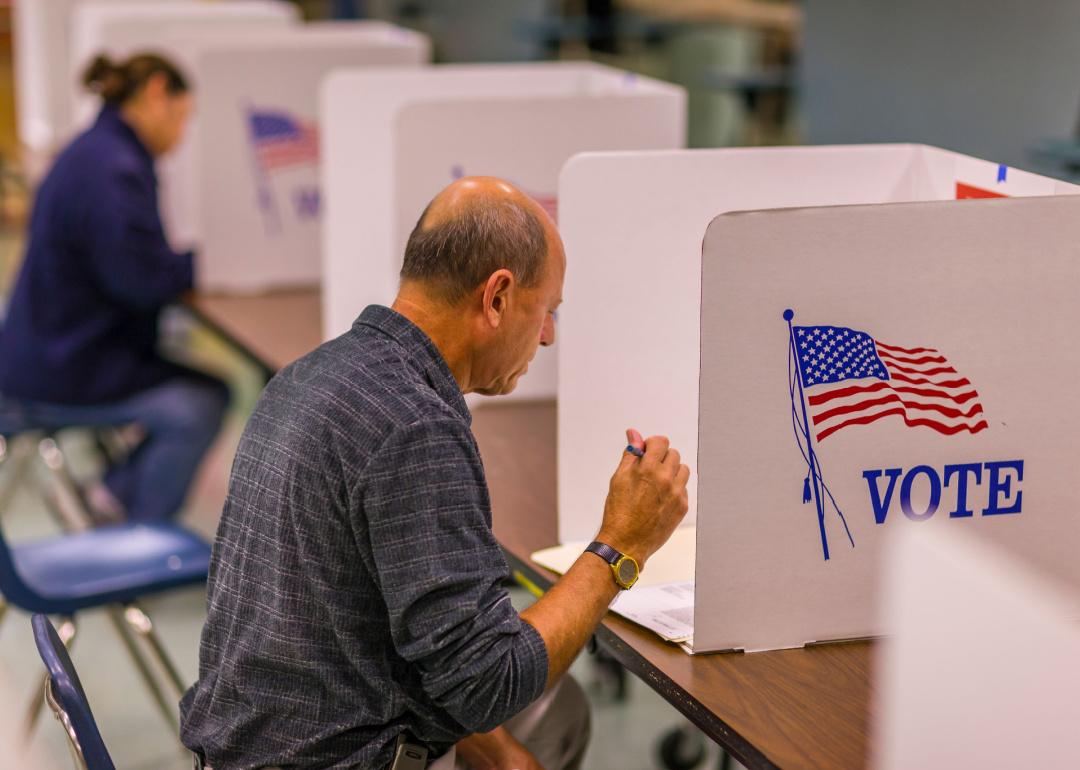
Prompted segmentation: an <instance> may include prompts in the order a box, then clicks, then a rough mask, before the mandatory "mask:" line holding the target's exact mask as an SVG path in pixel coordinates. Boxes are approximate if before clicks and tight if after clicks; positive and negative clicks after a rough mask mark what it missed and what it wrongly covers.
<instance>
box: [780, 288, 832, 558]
mask: <svg viewBox="0 0 1080 770" xmlns="http://www.w3.org/2000/svg"><path fill="white" fill-rule="evenodd" d="M794 317H795V311H794V310H791V309H790V308H788V309H787V310H785V311H784V320H785V321H787V325H788V351H789V353H788V354H789V355H790V356H791V357H792V358H793V359H794V361H795V381H796V383H797V384H798V386H799V404H800V405H801V406H802V416H803V419H802V423H803V434H804V436H805V437H806V456H807V462H808V463H809V465H810V480H811V484H812V488H813V493H814V503H815V504H816V505H817V517H818V529H819V530H820V531H821V550H822V552H823V553H824V555H825V560H826V561H828V560H829V540H828V538H827V537H826V535H825V501H824V500H823V499H822V492H821V488H822V487H823V486H824V482H823V481H822V479H821V474H820V473H819V472H818V462H817V456H816V455H815V454H814V444H813V441H812V439H811V437H810V421H809V420H808V419H807V416H806V394H805V393H804V392H803V378H802V367H801V366H800V365H799V351H798V348H797V347H796V345H795V329H794V328H793V327H792V325H791V319H793V318H794ZM791 406H792V408H793V409H794V407H795V404H794V403H792V405H791Z"/></svg>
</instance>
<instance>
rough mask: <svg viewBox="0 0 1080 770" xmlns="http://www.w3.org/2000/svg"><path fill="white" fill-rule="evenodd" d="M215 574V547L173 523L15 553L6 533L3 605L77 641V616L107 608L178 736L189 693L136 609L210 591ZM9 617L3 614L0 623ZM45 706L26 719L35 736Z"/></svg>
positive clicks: (104, 531) (90, 533) (0, 552)
mask: <svg viewBox="0 0 1080 770" xmlns="http://www.w3.org/2000/svg"><path fill="white" fill-rule="evenodd" d="M209 566H210V546H209V545H208V544H207V543H206V542H205V541H204V540H203V539H202V538H200V537H199V536H198V535H196V534H195V533H194V532H191V531H189V530H187V529H185V528H183V527H181V526H179V525H176V524H171V523H157V524H119V525H113V526H107V527H99V528H98V529H92V530H86V531H83V532H76V533H72V534H64V535H59V536H55V537H50V538H46V539H43V540H37V541H33V542H29V543H25V544H20V545H16V546H9V545H8V543H7V541H6V540H5V538H4V536H3V533H2V532H0V594H2V595H3V598H4V599H6V600H7V602H8V603H9V604H11V605H13V606H15V607H18V608H20V609H22V610H25V611H26V612H30V613H43V614H48V615H61V616H64V617H65V618H68V619H69V620H70V623H71V625H70V628H71V636H73V635H74V616H75V615H76V613H78V612H80V611H82V610H88V609H95V608H99V607H100V608H105V609H106V610H107V611H108V613H109V617H110V619H111V620H112V622H113V625H114V627H115V628H116V630H117V632H118V633H119V634H120V637H121V640H122V641H123V642H124V645H125V647H126V648H127V650H128V653H129V654H130V655H131V658H132V660H133V662H134V663H135V666H136V668H137V669H138V670H139V673H140V674H142V676H143V679H144V680H145V682H146V684H147V687H148V688H149V690H150V693H151V695H152V696H153V697H154V699H155V701H156V702H157V704H158V707H159V708H160V709H161V711H162V713H163V714H164V716H165V718H166V720H167V721H168V722H169V724H170V726H171V727H172V728H173V730H174V731H175V732H176V733H177V734H178V733H179V723H178V719H177V716H176V709H175V705H176V703H177V701H179V700H180V698H181V697H182V696H183V693H184V689H185V686H184V683H183V681H182V680H181V678H180V675H179V673H178V671H177V669H176V667H175V665H173V663H172V661H171V660H170V658H169V656H168V655H167V654H166V652H165V649H164V647H163V646H162V645H161V642H160V641H159V640H158V637H157V634H156V633H155V632H154V627H153V623H152V622H151V621H150V618H149V617H148V616H147V615H146V613H145V612H143V611H142V609H141V608H140V607H139V606H138V604H137V603H136V602H137V600H138V599H141V598H143V597H146V596H150V595H153V594H159V593H163V592H165V591H171V590H173V589H177V588H181V587H184V586H191V585H197V584H200V583H204V582H205V581H206V577H207V571H208V569H209ZM2 611H3V607H0V617H2ZM140 647H144V648H145V650H142V649H140ZM148 658H149V660H148ZM155 664H156V667H157V668H159V669H161V671H162V672H163V674H164V680H165V684H166V685H167V686H169V688H170V689H171V690H172V692H171V695H172V696H173V697H172V698H171V701H170V699H169V698H166V696H165V695H164V693H163V691H162V688H161V685H160V683H159V681H158V678H157V677H156V676H155V674H154V673H153V670H152V669H153V668H154V667H155ZM44 687H45V683H44V682H43V683H42V689H44ZM41 703H42V693H41V692H39V693H38V694H37V695H36V696H35V699H34V702H33V703H32V704H31V709H30V712H29V714H28V716H27V723H28V727H29V728H30V729H32V728H33V726H34V723H35V722H36V719H37V716H38V714H39V713H40V711H41V708H40V707H41Z"/></svg>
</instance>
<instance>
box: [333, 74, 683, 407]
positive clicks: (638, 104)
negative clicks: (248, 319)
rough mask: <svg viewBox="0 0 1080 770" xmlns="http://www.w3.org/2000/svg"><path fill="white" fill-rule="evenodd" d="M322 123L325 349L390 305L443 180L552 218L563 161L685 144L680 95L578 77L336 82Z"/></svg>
mask: <svg viewBox="0 0 1080 770" xmlns="http://www.w3.org/2000/svg"><path fill="white" fill-rule="evenodd" d="M320 116H321V120H322V129H323V134H322V139H323V144H324V147H325V151H326V156H327V158H329V159H330V162H328V163H326V164H324V166H323V170H322V172H323V190H324V191H325V195H326V220H325V228H324V231H323V243H324V252H323V256H324V263H325V272H324V276H323V298H324V299H323V301H324V332H325V334H326V336H327V337H330V336H334V335H336V334H340V333H341V332H343V331H345V330H346V329H348V328H349V326H350V325H351V324H352V322H353V320H354V319H355V318H356V316H357V315H359V313H360V311H361V310H363V309H364V307H365V306H366V305H368V304H371V303H382V304H388V303H389V302H390V301H391V300H392V299H393V297H394V295H395V294H396V291H397V284H398V271H399V270H400V268H401V258H402V254H403V252H404V246H405V242H406V240H407V239H408V236H409V233H410V232H411V231H412V228H413V226H414V225H415V224H416V221H417V219H418V218H419V216H420V214H421V212H422V211H423V209H424V207H425V206H426V205H427V203H428V201H429V200H430V199H431V198H432V197H433V196H434V195H435V194H436V193H437V192H438V191H439V190H441V189H442V188H443V187H445V186H446V185H448V184H449V183H450V182H452V181H454V179H455V178H457V177H460V176H468V175H493V176H499V177H503V178H505V179H507V180H508V181H510V182H513V183H514V184H516V185H517V186H518V187H520V188H521V189H522V190H523V191H525V192H526V193H528V194H530V195H532V196H533V197H534V198H536V199H537V200H538V201H540V203H541V204H542V205H544V206H545V208H547V209H548V210H549V211H551V212H552V213H554V211H555V205H556V198H555V196H556V184H557V181H558V174H559V169H560V168H561V167H562V165H563V163H564V162H566V160H567V159H568V158H569V157H570V156H572V155H574V154H575V153H578V152H582V151H585V150H618V149H664V148H677V147H682V146H683V144H684V141H685V139H684V136H685V95H684V93H683V91H682V90H681V89H680V88H678V87H675V86H671V85H668V84H664V83H661V82H659V81H655V80H651V79H649V78H643V77H639V76H636V75H634V74H632V73H627V72H623V71H620V70H614V69H611V68H608V67H603V66H600V65H596V64H588V63H544V64H521V65H497V66H496V65H466V66H447V67H438V68H432V69H428V70H424V71H418V72H405V71H402V72H393V73H391V72H370V73H365V72H358V71H357V72H340V73H335V74H334V75H332V76H331V77H330V78H328V79H327V81H326V83H325V84H324V87H323V91H322V107H321V110H320ZM554 361H555V356H554V354H553V353H552V352H551V350H550V349H541V350H540V351H539V352H538V353H537V356H536V359H535V360H534V361H533V364H532V367H531V368H530V371H529V374H528V375H526V376H525V377H524V378H522V380H521V382H520V383H519V384H518V388H517V391H515V395H516V396H518V397H526V398H527V397H550V396H552V395H554V385H555V382H554V379H555V374H554Z"/></svg>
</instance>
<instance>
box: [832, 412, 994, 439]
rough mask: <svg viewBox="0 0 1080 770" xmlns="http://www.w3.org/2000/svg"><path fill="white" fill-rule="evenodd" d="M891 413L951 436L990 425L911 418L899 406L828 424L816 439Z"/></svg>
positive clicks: (910, 426)
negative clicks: (954, 423) (831, 424)
mask: <svg viewBox="0 0 1080 770" xmlns="http://www.w3.org/2000/svg"><path fill="white" fill-rule="evenodd" d="M892 415H899V416H900V417H903V418H904V424H905V425H907V426H908V427H909V428H917V427H924V428H930V429H932V430H936V431H937V432H938V433H941V434H944V435H946V436H953V435H955V434H957V433H960V432H961V431H965V430H966V431H967V432H968V433H978V432H979V431H981V430H985V429H986V428H988V427H990V426H989V425H987V423H986V420H980V421H979V422H978V423H976V424H975V425H945V424H944V423H940V422H937V421H935V420H921V419H920V420H912V419H911V418H909V417H908V416H907V413H906V412H905V411H904V410H903V408H899V409H887V410H885V411H884V412H879V413H878V414H872V415H869V416H866V417H856V418H854V419H851V420H847V421H846V422H842V423H840V424H839V425H833V426H830V427H828V428H826V429H825V430H823V431H821V433H819V434H817V440H818V441H822V440H823V439H825V438H827V437H829V436H831V435H832V434H833V433H836V431H838V430H840V429H841V428H846V427H847V426H849V425H868V424H869V423H872V422H874V421H875V420H880V419H881V418H882V417H890V416H892Z"/></svg>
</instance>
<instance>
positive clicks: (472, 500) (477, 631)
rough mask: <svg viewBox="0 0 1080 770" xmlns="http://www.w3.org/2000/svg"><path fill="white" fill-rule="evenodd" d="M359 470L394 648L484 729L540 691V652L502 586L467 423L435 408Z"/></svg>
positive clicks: (434, 693)
mask: <svg viewBox="0 0 1080 770" xmlns="http://www.w3.org/2000/svg"><path fill="white" fill-rule="evenodd" d="M363 479H364V483H363V488H362V489H361V490H360V495H359V503H360V506H361V508H362V513H361V514H360V515H362V516H363V517H364V519H365V523H366V526H365V530H366V534H367V537H369V538H370V541H371V542H370V545H371V552H372V554H373V558H374V563H375V571H376V580H377V581H378V582H379V583H380V588H381V594H382V596H383V597H384V599H385V601H386V605H387V609H388V612H389V618H390V629H391V635H392V638H393V643H394V647H395V649H396V650H397V652H398V654H400V655H401V656H402V657H403V658H404V659H405V660H407V661H409V662H410V663H412V664H413V665H414V666H416V668H417V670H418V671H419V674H420V680H421V682H422V686H423V688H424V691H425V693H426V694H427V696H428V697H429V698H431V700H432V702H434V703H435V704H436V705H437V706H438V707H440V708H442V709H443V710H445V711H446V712H447V714H448V715H449V716H450V717H452V718H453V719H454V720H455V721H456V722H458V723H459V724H460V725H461V726H462V727H463V728H464V729H465V730H467V731H468V732H470V733H472V732H487V731H489V730H493V729H495V728H496V727H498V726H499V725H501V724H502V723H503V722H505V721H506V720H508V719H509V718H510V717H512V716H514V715H515V714H517V713H518V712H519V711H521V710H522V709H523V708H525V707H526V706H527V705H529V704H530V703H531V702H532V701H534V700H536V699H537V698H538V697H539V696H540V695H541V694H542V692H543V690H544V686H545V683H546V681H547V668H548V657H547V649H546V647H545V645H544V641H543V639H542V638H541V637H540V635H539V633H538V632H537V631H536V629H534V628H533V627H532V626H531V625H529V624H528V623H526V622H524V621H523V620H521V618H520V616H519V615H518V613H517V611H516V610H515V609H514V608H513V606H512V605H511V603H510V595H509V594H508V593H507V591H506V590H505V589H504V588H503V587H502V585H501V584H502V581H503V580H504V579H505V578H506V577H507V576H508V573H509V570H508V568H507V565H506V560H505V558H504V556H503V554H502V550H501V549H500V548H499V545H498V543H497V542H496V541H495V538H494V535H493V534H492V532H491V515H490V502H489V499H488V493H487V487H486V484H485V480H484V472H483V466H482V464H481V461H480V457H479V453H478V451H477V449H476V445H475V443H474V440H473V437H472V435H471V433H470V432H469V429H468V426H467V425H466V424H465V422H464V421H462V420H461V419H455V418H452V417H441V416H440V417H437V418H433V419H425V420H420V421H416V422H414V423H412V424H410V425H407V426H404V427H401V428H398V429H396V430H395V431H394V432H393V433H392V434H391V435H390V436H389V437H388V438H387V439H386V440H385V441H384V443H383V445H382V447H381V448H380V449H379V450H378V451H377V452H376V453H375V455H374V457H373V458H372V459H371V460H370V462H369V463H368V465H367V467H366V468H365V470H364V473H363Z"/></svg>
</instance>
